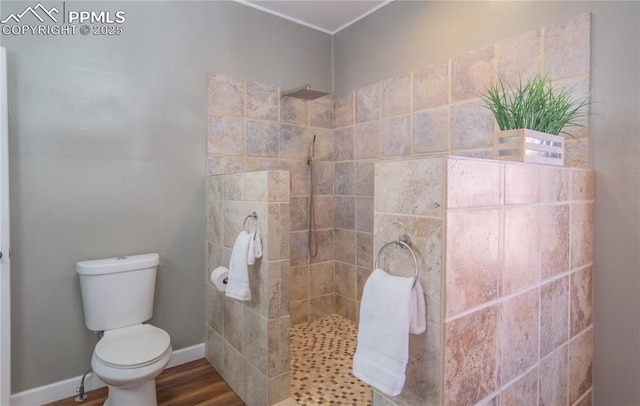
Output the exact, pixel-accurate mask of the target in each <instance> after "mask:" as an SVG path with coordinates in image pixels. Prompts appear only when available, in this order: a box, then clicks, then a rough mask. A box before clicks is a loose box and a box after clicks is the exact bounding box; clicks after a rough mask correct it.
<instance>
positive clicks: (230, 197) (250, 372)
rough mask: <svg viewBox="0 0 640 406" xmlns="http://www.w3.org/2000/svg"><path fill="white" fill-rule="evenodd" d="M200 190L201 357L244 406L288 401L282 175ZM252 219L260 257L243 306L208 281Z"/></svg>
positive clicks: (228, 180) (285, 183)
mask: <svg viewBox="0 0 640 406" xmlns="http://www.w3.org/2000/svg"><path fill="white" fill-rule="evenodd" d="M206 188H207V203H206V209H207V220H206V230H207V231H206V236H205V244H206V252H207V260H206V262H205V263H206V271H205V275H204V277H205V280H206V284H205V286H206V294H205V297H206V304H205V315H206V326H205V327H206V329H205V330H206V336H205V347H206V357H207V359H208V360H209V362H210V363H211V365H213V367H214V368H215V369H216V370H217V371H218V372H219V373H220V374H221V375H222V377H223V378H224V380H225V381H226V382H227V383H228V384H229V385H230V386H231V387H232V388H233V390H234V391H235V392H236V393H237V394H238V395H239V396H240V398H242V400H243V401H244V402H245V403H246V404H248V405H251V406H253V405H255V406H260V405H264V406H266V405H270V404H273V403H275V402H278V401H281V400H283V399H286V398H287V397H288V396H289V382H290V373H289V326H290V321H289V300H288V284H287V281H288V271H289V172H287V171H279V170H268V171H255V172H245V173H237V174H227V175H217V176H209V177H207V182H206ZM252 212H256V214H257V216H258V221H257V229H258V231H259V232H260V234H261V236H262V244H263V257H262V259H258V260H256V264H255V265H250V266H249V282H250V283H249V285H250V290H251V300H249V301H239V300H235V299H229V298H227V297H225V295H224V292H221V291H219V290H218V289H217V288H215V287H214V286H213V285H212V284H211V283H210V282H209V275H210V273H211V271H212V270H213V269H215V268H216V267H218V266H226V267H228V266H229V259H230V258H231V250H232V247H233V244H234V242H235V239H236V237H237V235H238V233H240V231H242V229H243V226H244V229H245V230H246V231H248V232H252V231H253V230H254V227H255V226H254V222H253V220H252V219H249V220H247V222H246V224H244V223H245V222H244V220H245V218H246V217H247V215H249V214H250V213H252Z"/></svg>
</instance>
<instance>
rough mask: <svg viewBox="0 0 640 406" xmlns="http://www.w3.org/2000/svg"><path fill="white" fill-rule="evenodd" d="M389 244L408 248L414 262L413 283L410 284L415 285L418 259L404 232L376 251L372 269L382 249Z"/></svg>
mask: <svg viewBox="0 0 640 406" xmlns="http://www.w3.org/2000/svg"><path fill="white" fill-rule="evenodd" d="M390 245H399V246H400V247H401V248H406V249H408V250H409V253H410V254H411V257H412V258H413V263H414V264H415V272H414V274H413V285H412V286H415V285H416V282H418V260H417V259H416V254H414V253H413V250H412V249H411V239H410V238H409V236H408V235H406V234H402V235H400V236H399V237H398V239H397V240H393V241H389V242H388V243H386V244H384V245H383V246H382V247H380V250H379V251H378V255H377V256H376V263H375V267H374V269H377V268H378V264H379V263H380V256H381V254H382V251H383V250H384V249H385V248H387V247H388V246H390Z"/></svg>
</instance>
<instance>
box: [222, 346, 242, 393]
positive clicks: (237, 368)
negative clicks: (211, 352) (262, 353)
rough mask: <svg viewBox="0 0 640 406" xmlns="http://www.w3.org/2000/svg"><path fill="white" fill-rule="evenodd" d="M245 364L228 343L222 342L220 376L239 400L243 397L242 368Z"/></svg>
mask: <svg viewBox="0 0 640 406" xmlns="http://www.w3.org/2000/svg"><path fill="white" fill-rule="evenodd" d="M244 362H245V360H244V357H243V356H242V354H240V353H239V352H238V351H237V350H236V349H235V348H234V347H233V346H232V345H231V344H230V343H229V341H228V340H227V341H225V342H224V359H223V362H222V364H223V367H222V370H219V371H218V372H220V375H222V378H223V379H224V381H225V382H226V383H228V384H229V386H231V389H233V391H234V392H236V393H237V394H238V396H240V397H241V398H242V397H244V393H245V392H244V391H245V388H244V385H243V383H244V380H245V373H244V372H245V371H244V368H243V367H242V365H243V363H244Z"/></svg>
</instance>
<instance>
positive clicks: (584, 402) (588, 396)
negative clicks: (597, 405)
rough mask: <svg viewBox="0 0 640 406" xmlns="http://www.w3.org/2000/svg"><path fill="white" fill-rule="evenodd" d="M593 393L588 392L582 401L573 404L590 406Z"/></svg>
mask: <svg viewBox="0 0 640 406" xmlns="http://www.w3.org/2000/svg"><path fill="white" fill-rule="evenodd" d="M592 395H593V392H592V391H589V392H588V393H587V394H586V396H585V397H583V398H582V399H580V401H579V402H578V403H576V404H575V406H591V405H592V399H591V397H592Z"/></svg>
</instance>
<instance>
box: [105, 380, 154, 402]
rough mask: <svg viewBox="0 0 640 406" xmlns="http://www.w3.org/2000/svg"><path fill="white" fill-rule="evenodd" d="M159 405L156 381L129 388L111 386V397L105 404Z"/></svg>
mask: <svg viewBox="0 0 640 406" xmlns="http://www.w3.org/2000/svg"><path fill="white" fill-rule="evenodd" d="M157 404H158V398H157V397H156V380H155V379H152V380H150V381H147V382H145V383H144V384H142V385H141V386H132V387H129V388H123V387H121V386H111V385H109V396H108V397H107V401H106V402H104V406H131V405H145V406H156V405H157Z"/></svg>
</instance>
